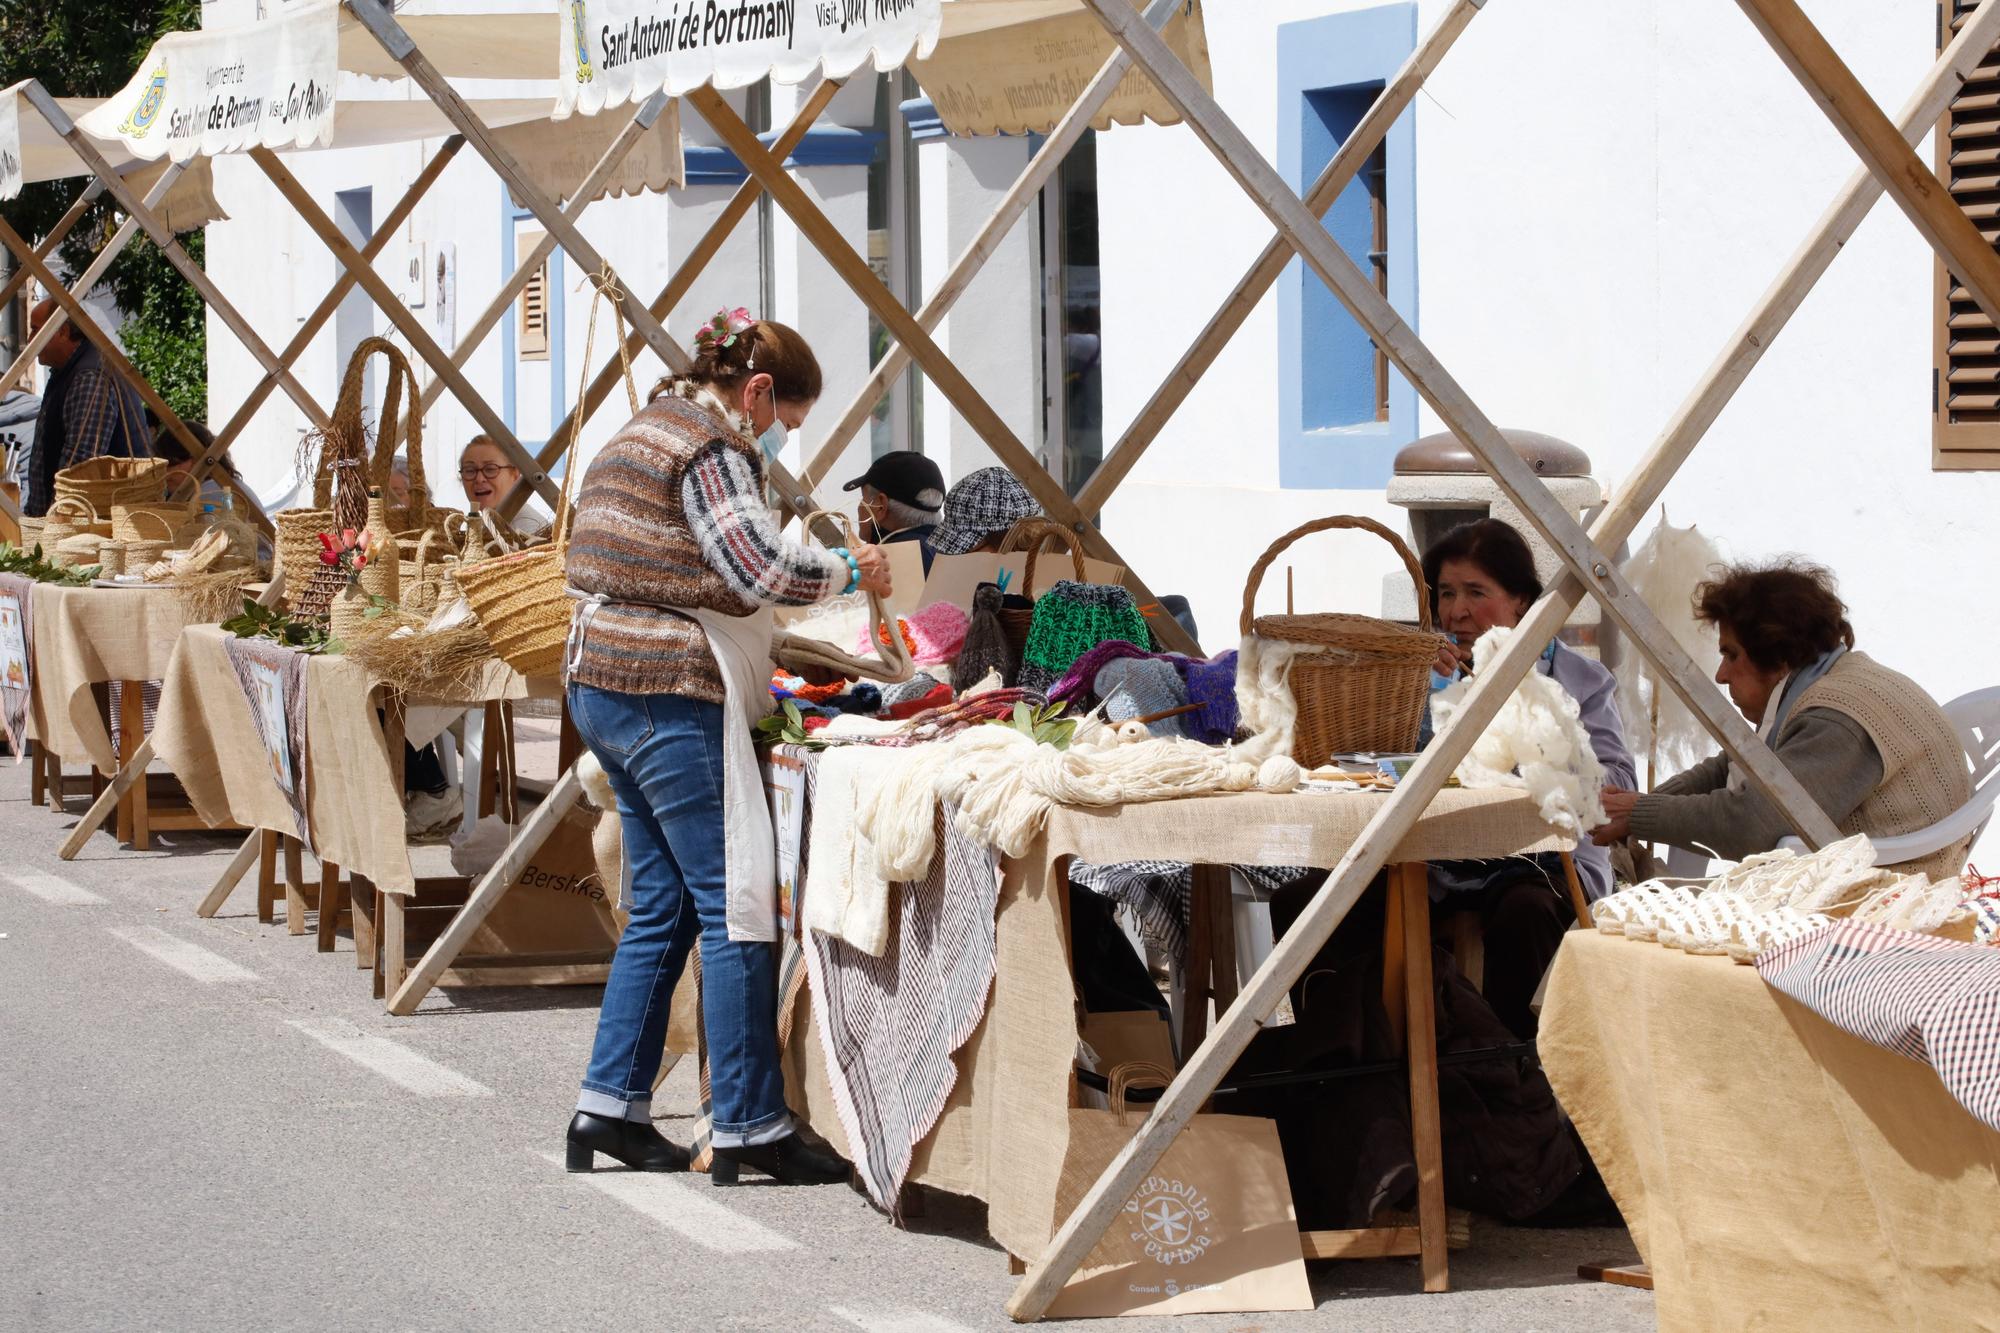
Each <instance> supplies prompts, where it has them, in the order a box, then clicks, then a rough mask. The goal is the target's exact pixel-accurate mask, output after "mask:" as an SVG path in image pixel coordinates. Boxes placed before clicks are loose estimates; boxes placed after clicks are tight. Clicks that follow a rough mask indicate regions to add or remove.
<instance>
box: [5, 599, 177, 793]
mask: <svg viewBox="0 0 2000 1333" xmlns="http://www.w3.org/2000/svg"><path fill="white" fill-rule="evenodd" d="M34 595H35V611H34V626H33V633H34V636H35V676H34V705H33V715H32V723H31V725H32V726H33V728H34V735H35V739H36V740H38V741H40V742H41V743H42V744H43V745H45V746H47V747H48V749H49V751H50V753H52V754H55V755H58V756H60V757H61V758H63V759H65V760H69V761H71V762H79V761H88V762H89V763H90V764H91V765H92V767H94V768H96V769H97V771H98V772H100V773H116V772H117V771H118V753H117V751H116V750H115V749H113V748H112V745H111V733H110V731H109V730H107V729H106V727H105V725H104V718H103V716H102V715H101V714H99V713H98V711H97V700H96V698H95V697H94V696H93V694H92V692H91V686H93V685H103V684H107V683H109V682H111V681H114V680H138V681H146V680H159V679H160V678H161V677H162V676H164V675H166V673H167V663H168V662H169V661H170V660H171V659H172V657H173V655H174V644H175V642H176V641H177V640H178V639H179V638H180V633H181V629H182V628H183V627H184V626H185V625H186V624H187V615H186V613H185V612H184V611H183V610H182V609H181V600H180V598H179V597H177V596H175V595H174V593H173V591H172V590H171V589H168V588H145V587H133V588H65V587H61V586H59V585H57V584H53V583H40V584H37V585H35V594H34Z"/></svg>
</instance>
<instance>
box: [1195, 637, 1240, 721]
mask: <svg viewBox="0 0 2000 1333" xmlns="http://www.w3.org/2000/svg"><path fill="white" fill-rule="evenodd" d="M1183 660H1184V661H1185V659H1183ZM1181 674H1182V676H1184V677H1185V678H1186V680H1187V691H1188V702H1189V703H1191V704H1200V705H1201V710H1200V711H1199V712H1194V713H1189V714H1187V715H1186V716H1185V717H1183V718H1182V719H1181V724H1182V726H1183V727H1184V728H1185V729H1186V731H1187V733H1188V735H1190V736H1193V737H1194V738H1195V739H1197V740H1201V741H1206V742H1207V743H1208V744H1210V745H1221V744H1222V743H1223V742H1225V741H1227V740H1229V739H1230V738H1232V737H1233V736H1235V735H1236V725H1237V721H1238V716H1237V712H1236V650H1235V649H1234V648H1232V649H1230V650H1229V651H1228V652H1226V653H1224V654H1222V656H1220V657H1217V658H1213V659H1211V660H1209V661H1206V662H1197V661H1187V663H1186V665H1185V666H1184V667H1183V668H1182V670H1181Z"/></svg>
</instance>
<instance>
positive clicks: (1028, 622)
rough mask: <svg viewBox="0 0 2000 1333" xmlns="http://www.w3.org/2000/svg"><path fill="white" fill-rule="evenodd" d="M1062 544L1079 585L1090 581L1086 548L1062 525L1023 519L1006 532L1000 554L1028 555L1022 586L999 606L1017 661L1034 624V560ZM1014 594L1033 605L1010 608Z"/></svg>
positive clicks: (1026, 643) (1002, 624)
mask: <svg viewBox="0 0 2000 1333" xmlns="http://www.w3.org/2000/svg"><path fill="white" fill-rule="evenodd" d="M1056 541H1060V542H1062V543H1063V546H1064V549H1066V550H1067V551H1068V552H1069V558H1070V563H1071V565H1072V566H1073V567H1074V569H1075V571H1076V581H1077V582H1078V583H1088V582H1089V581H1090V580H1089V578H1088V577H1087V576H1086V575H1085V574H1084V572H1083V548H1082V547H1080V546H1079V545H1077V540H1076V534H1075V533H1073V532H1071V531H1070V530H1069V529H1068V528H1066V527H1064V526H1063V525H1062V524H1060V523H1057V522H1055V521H1054V520H1052V519H1046V518H1024V519H1021V520H1019V521H1018V522H1016V523H1015V524H1014V526H1013V527H1011V528H1009V529H1007V535H1006V536H1005V537H1002V538H1001V539H1000V553H1001V554H1002V555H1010V554H1012V553H1014V552H1016V551H1026V552H1027V553H1028V561H1027V564H1026V565H1024V566H1023V567H1022V569H1021V586H1020V587H1019V588H1018V589H1014V590H1011V593H1010V596H1009V597H1008V598H1006V599H1003V600H1002V602H1001V604H1000V628H1001V631H1002V632H1003V633H1005V634H1006V636H1007V644H1008V646H1009V647H1010V648H1012V649H1013V650H1014V657H1015V660H1016V661H1018V660H1019V659H1020V657H1021V654H1022V653H1023V652H1025V651H1026V650H1027V647H1028V630H1029V629H1030V628H1031V627H1032V626H1033V625H1034V623H1035V608H1034V606H1033V604H1032V603H1033V602H1034V600H1035V559H1036V557H1037V556H1039V555H1040V554H1041V553H1042V552H1043V551H1044V550H1047V549H1048V547H1049V544H1050V543H1052V542H1056ZM1014 595H1018V596H1019V597H1021V598H1022V599H1024V600H1026V601H1027V602H1029V603H1030V605H1027V606H1008V605H1007V601H1008V600H1012V597H1013V596H1014Z"/></svg>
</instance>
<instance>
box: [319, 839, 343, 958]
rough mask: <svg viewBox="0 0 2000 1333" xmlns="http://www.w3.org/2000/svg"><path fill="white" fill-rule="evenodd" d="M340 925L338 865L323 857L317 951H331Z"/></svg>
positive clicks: (320, 878) (321, 861)
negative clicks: (335, 933)
mask: <svg viewBox="0 0 2000 1333" xmlns="http://www.w3.org/2000/svg"><path fill="white" fill-rule="evenodd" d="M339 925H340V867H339V866H337V865H335V864H334V863H333V862H331V861H328V860H326V859H324V858H322V859H321V860H320V863H319V923H318V926H319V930H318V933H319V940H318V944H319V952H321V953H332V952H333V941H334V932H335V931H336V930H337V929H338V927H339Z"/></svg>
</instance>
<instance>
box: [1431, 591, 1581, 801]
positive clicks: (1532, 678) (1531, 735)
mask: <svg viewBox="0 0 2000 1333" xmlns="http://www.w3.org/2000/svg"><path fill="white" fill-rule="evenodd" d="M1512 633H1513V631H1512V630H1510V629H1507V628H1504V627H1496V628H1494V629H1490V630H1487V631H1486V633H1484V634H1482V635H1480V636H1479V642H1478V643H1475V644H1474V645H1473V646H1472V664H1473V668H1474V670H1475V671H1484V670H1485V669H1486V667H1487V664H1488V663H1489V662H1491V661H1492V660H1493V658H1494V657H1495V656H1497V655H1498V653H1499V651H1500V647H1501V645H1502V644H1504V643H1506V642H1507V637H1508V636H1509V635H1510V634H1512ZM1471 690H1472V682H1471V681H1469V680H1462V681H1459V682H1458V683H1457V684H1455V685H1451V686H1448V687H1446V688H1445V689H1443V690H1441V691H1439V692H1438V693H1436V694H1434V695H1432V696H1431V713H1432V716H1433V718H1434V720H1435V721H1436V723H1437V729H1438V731H1439V732H1442V731H1443V730H1444V729H1445V728H1446V727H1447V726H1449V725H1450V724H1451V720H1452V718H1453V717H1455V716H1456V715H1457V714H1458V711H1459V709H1460V708H1461V707H1462V706H1463V704H1464V701H1465V696H1466V695H1467V694H1468V693H1470V692H1471ZM1580 718H1581V713H1580V710H1579V709H1578V708H1577V703H1576V700H1575V699H1572V698H1571V697H1570V694H1569V691H1568V690H1565V689H1564V688H1563V687H1562V686H1560V685H1558V684H1557V683H1556V682H1555V681H1554V680H1553V679H1551V678H1550V677H1548V676H1544V675H1543V674H1542V673H1541V672H1539V671H1530V672H1529V673H1528V675H1527V677H1526V679H1524V680H1522V682H1521V683H1520V684H1519V685H1516V686H1515V687H1514V693H1513V694H1512V695H1511V696H1510V697H1509V698H1508V700H1507V702H1506V703H1504V704H1502V705H1500V711H1499V713H1498V714H1496V715H1495V716H1494V718H1493V722H1492V724H1491V725H1490V726H1488V727H1487V728H1486V731H1485V734H1484V735H1482V736H1480V738H1479V739H1478V740H1477V741H1475V742H1474V743H1473V746H1472V749H1471V750H1470V751H1468V752H1467V754H1466V756H1465V758H1464V760H1463V761H1461V762H1460V763H1459V766H1458V780H1459V781H1460V782H1462V783H1464V784H1465V785H1466V786H1468V787H1525V788H1527V790H1528V795H1529V796H1531V797H1533V798H1534V801H1535V804H1536V805H1537V806H1538V807H1539V808H1540V809H1541V813H1542V818H1543V819H1545V820H1547V821H1548V822H1549V823H1550V824H1551V825H1553V826H1554V827H1556V828H1558V829H1561V830H1562V831H1563V832H1565V833H1569V834H1572V835H1574V836H1576V837H1579V838H1581V837H1583V836H1585V835H1586V834H1588V833H1589V832H1590V830H1592V829H1594V828H1596V827H1597V826H1598V825H1600V824H1602V823H1604V822H1606V819H1607V816H1606V815H1605V813H1604V801H1603V799H1602V795H1603V791H1604V765H1603V764H1602V763H1600V762H1598V758H1597V752H1596V751H1594V750H1592V749H1591V748H1590V733H1589V732H1588V731H1586V730H1584V726H1583V723H1582V721H1581V720H1580Z"/></svg>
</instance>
